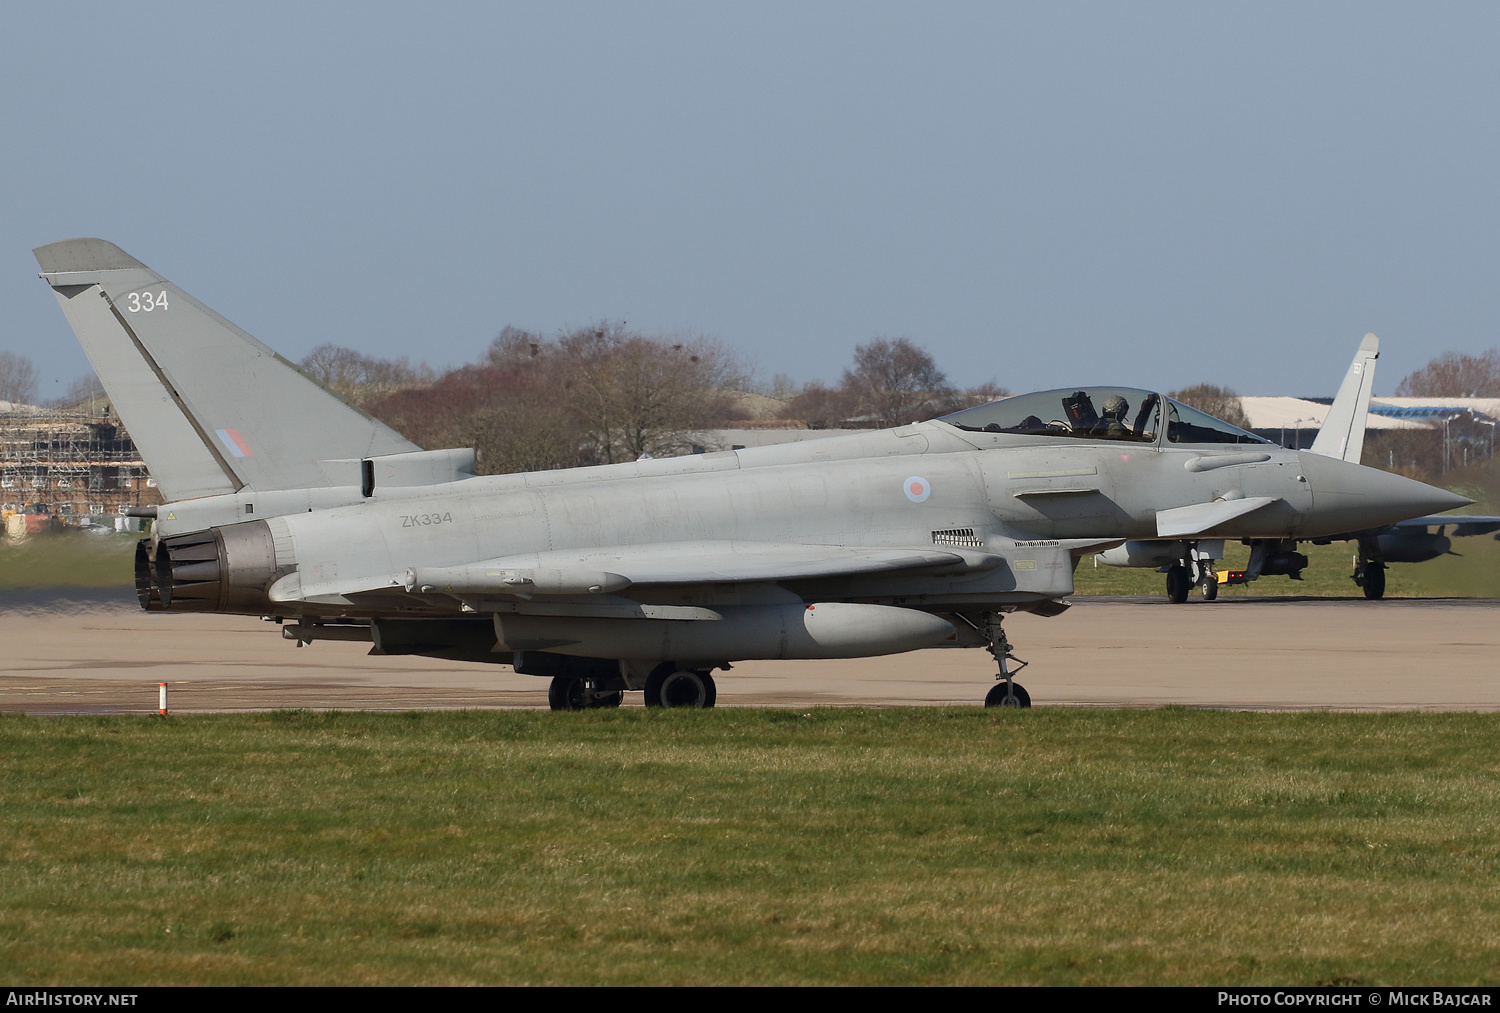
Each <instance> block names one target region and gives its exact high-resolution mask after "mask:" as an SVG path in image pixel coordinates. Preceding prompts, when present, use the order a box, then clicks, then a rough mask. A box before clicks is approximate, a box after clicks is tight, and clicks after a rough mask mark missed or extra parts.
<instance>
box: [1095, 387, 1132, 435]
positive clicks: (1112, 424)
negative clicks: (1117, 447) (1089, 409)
mask: <svg viewBox="0 0 1500 1013" xmlns="http://www.w3.org/2000/svg"><path fill="white" fill-rule="evenodd" d="M1129 411H1130V402H1129V401H1126V400H1125V399H1124V398H1123V397H1121V396H1120V395H1118V394H1111V395H1110V396H1109V397H1107V398H1105V399H1104V412H1103V416H1102V417H1101V418H1100V420H1099V425H1098V426H1097V427H1096V428H1095V430H1094V432H1095V435H1097V436H1099V437H1100V438H1102V439H1106V440H1129V439H1134V434H1133V433H1132V432H1131V429H1130V426H1129V425H1127V424H1126V422H1125V416H1126V414H1127V413H1128V412H1129Z"/></svg>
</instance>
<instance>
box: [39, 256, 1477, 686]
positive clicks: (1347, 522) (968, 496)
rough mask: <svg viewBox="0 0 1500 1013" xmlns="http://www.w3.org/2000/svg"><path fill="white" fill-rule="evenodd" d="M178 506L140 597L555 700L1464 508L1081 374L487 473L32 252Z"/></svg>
mask: <svg viewBox="0 0 1500 1013" xmlns="http://www.w3.org/2000/svg"><path fill="white" fill-rule="evenodd" d="M35 253H36V257H37V262H38V264H39V265H40V267H41V277H42V278H43V279H45V280H46V281H47V283H48V284H49V285H50V286H51V287H52V290H53V293H54V294H55V295H56V297H57V300H58V303H59V304H60V305H61V307H62V310H63V313H64V315H65V316H66V317H67V319H68V321H69V323H70V324H71V325H72V327H73V329H74V331H75V332H76V333H77V335H78V338H79V341H80V342H81V343H82V345H83V347H84V350H85V352H86V353H87V355H88V357H89V360H90V362H91V363H92V364H93V366H94V369H95V371H96V372H97V373H98V375H99V378H100V380H101V381H102V382H103V384H104V387H105V389H106V391H107V392H108V394H109V395H110V399H111V401H112V402H113V404H114V406H115V408H116V411H117V412H118V413H119V415H120V417H121V419H122V420H123V421H124V423H125V425H126V427H127V428H128V429H129V431H130V433H131V436H132V437H133V438H134V439H135V442H136V444H137V446H138V447H139V448H140V451H141V453H142V455H143V457H144V458H145V460H146V462H147V465H148V466H149V468H150V470H151V474H152V476H153V477H154V478H155V480H156V482H157V484H158V486H159V487H160V489H161V491H162V494H163V496H164V497H165V499H166V501H167V502H166V503H165V505H163V506H161V507H159V508H158V509H157V512H156V516H155V523H154V525H153V530H152V533H151V537H150V538H147V539H143V540H142V541H141V542H140V544H139V546H138V547H137V550H136V560H135V574H136V593H137V596H138V599H139V601H140V604H141V606H142V607H143V608H145V609H147V610H153V611H158V610H159V611H164V612H221V613H232V614H241V615H252V616H262V617H265V618H268V619H271V620H274V621H276V622H278V623H281V624H282V635H283V636H284V637H285V638H286V639H288V640H292V641H296V642H298V643H299V644H306V643H310V642H313V641H317V640H350V641H364V642H368V643H370V644H371V645H372V653H374V654H384V655H399V654H415V655H426V656H433V657H441V658H458V659H465V660H470V661H478V662H492V663H502V664H511V665H514V666H515V670H516V671H518V672H521V673H524V674H531V675H538V676H543V677H547V678H550V679H551V683H550V687H549V699H550V700H551V703H552V706H553V707H554V708H555V709H559V710H570V709H582V708H588V707H613V706H618V705H619V703H620V702H621V699H622V697H623V694H624V693H626V692H628V691H644V693H645V702H646V704H647V705H648V706H660V707H677V706H688V707H711V706H713V705H714V702H715V698H716V694H717V689H716V684H715V680H714V677H713V674H712V673H713V672H715V671H720V670H728V669H729V668H730V666H731V664H732V663H734V662H737V661H742V660H751V659H810V658H856V657H872V656H876V655H884V654H894V653H898V652H903V651H911V650H915V649H917V648H924V647H933V646H939V645H947V646H953V647H982V648H986V649H987V650H988V651H989V653H990V654H991V655H992V656H993V657H994V659H995V661H996V668H997V669H998V671H997V672H996V674H995V679H996V685H995V686H994V688H993V689H991V690H990V692H989V694H988V696H987V697H986V699H985V703H986V704H987V705H1000V706H1013V707H1024V706H1029V704H1030V698H1029V695H1028V694H1027V693H1026V691H1025V690H1024V689H1022V687H1021V686H1020V685H1018V684H1017V683H1016V682H1015V681H1014V678H1013V676H1014V674H1015V672H1016V671H1018V670H1019V667H1020V666H1022V665H1024V664H1025V662H1021V661H1019V660H1018V659H1017V658H1016V657H1015V656H1014V654H1013V652H1012V647H1011V644H1010V641H1009V639H1008V638H1007V636H1006V633H1005V630H1004V627H1003V622H1004V618H1005V616H1006V615H1008V614H1011V613H1014V612H1021V611H1025V612H1032V613H1037V614H1041V615H1056V614H1058V613H1060V612H1062V611H1063V610H1065V609H1066V608H1067V607H1068V603H1067V601H1066V599H1067V596H1068V595H1069V594H1071V593H1072V591H1073V570H1074V568H1075V567H1076V565H1077V562H1078V559H1079V558H1080V557H1082V556H1083V555H1086V554H1089V553H1093V552H1096V551H1100V550H1102V549H1106V548H1108V547H1110V546H1114V545H1119V544H1122V543H1124V542H1125V541H1127V540H1130V539H1142V538H1171V539H1193V540H1197V539H1207V538H1222V537H1252V538H1290V537H1316V536H1319V535H1323V534H1333V533H1337V532H1343V531H1349V530H1354V529H1364V528H1371V527H1375V526H1379V525H1385V524H1391V523H1394V522H1396V521H1399V520H1401V519H1403V518H1406V517H1414V516H1418V515H1422V514H1427V513H1431V512H1433V511H1437V510H1442V509H1446V508H1448V507H1453V506H1458V505H1461V504H1463V503H1466V502H1468V501H1467V500H1465V499H1463V497H1460V496H1456V495H1454V494H1452V493H1449V492H1446V491H1444V490H1442V489H1435V488H1432V487H1430V486H1426V485H1423V484H1421V483H1419V482H1414V481H1411V480H1409V479H1405V478H1402V477H1400V476H1397V475H1391V474H1387V473H1385V472H1381V471H1377V470H1374V469H1371V468H1364V467H1360V466H1359V465H1357V464H1351V463H1349V462H1346V461H1341V460H1335V459H1332V458H1329V457H1325V456H1322V455H1319V454H1310V453H1299V452H1297V451H1292V450H1283V449H1282V448H1280V447H1278V446H1276V445H1275V444H1271V443H1268V442H1267V441H1265V440H1262V439H1260V438H1259V437H1257V436H1254V435H1252V434H1250V433H1246V432H1243V431H1241V430H1239V429H1236V428H1235V427H1233V426H1230V425H1228V424H1226V423H1224V422H1222V421H1220V420H1218V419H1215V418H1212V417H1210V416H1208V415H1205V414H1204V413H1202V412H1199V411H1196V410H1194V409H1192V408H1190V407H1188V406H1187V405H1183V404H1179V403H1177V402H1175V401H1172V400H1171V399H1170V398H1167V397H1164V396H1163V395H1161V394H1159V393H1155V392H1151V391H1145V390H1136V389H1132V388H1125V387H1080V388H1076V389H1065V390H1056V391H1045V392H1042V393H1037V394H1029V395H1024V396H1020V397H1012V398H1008V399H1006V400H1003V401H998V402H994V403H992V404H986V405H981V406H979V407H975V408H969V409H965V410H963V411H959V412H956V413H954V414H951V415H946V416H944V417H942V418H938V419H933V420H931V421H928V422H921V423H917V424H914V425H907V426H901V427H899V428H895V429H887V430H881V431H871V432H868V433H860V434H856V435H852V436H844V437H838V438H831V439H828V440H818V441H810V442H806V443H797V444H786V445H781V446H771V447H758V448H753V449H748V450H740V451H724V452H719V453H711V454H700V455H695V456H690V457H680V458H671V459H659V460H648V461H636V462H630V463H625V464H613V465H606V466H601V467H592V468H576V469H571V470H565V471H552V472H540V473H530V474H513V475H492V476H478V475H476V474H475V471H474V452H473V451H472V450H467V449H437V450H422V449H421V448H419V447H416V446H414V445H413V444H411V443H410V442H408V441H407V440H405V439H403V438H402V437H401V436H400V435H398V434H397V433H395V432H394V431H392V430H391V429H389V428H387V427H386V426H384V425H383V424H381V423H380V422H378V421H376V420H375V419H373V418H370V417H369V416H367V415H365V414H363V413H362V412H359V411H357V410H355V409H354V408H351V407H349V406H348V405H346V404H344V403H343V402H342V401H340V400H339V399H338V398H337V397H336V396H335V395H333V394H332V393H331V392H330V391H328V390H327V389H325V388H323V387H322V386H320V385H319V384H317V383H316V382H314V381H313V380H311V379H310V378H309V377H307V376H306V375H304V374H303V373H302V372H301V371H299V370H298V369H297V368H296V367H294V366H292V365H291V364H290V363H289V362H287V361H286V360H284V359H282V358H281V357H280V356H278V355H277V354H276V353H275V352H273V351H272V350H271V349H270V348H268V347H266V346H265V345H263V344H261V343H260V342H259V341H257V340H256V339H254V338H252V337H251V336H250V335H248V334H246V333H245V332H244V331H242V330H240V329H239V328H237V327H235V326H234V325H233V324H231V323H229V322H228V321H227V320H225V319H223V318H222V317H220V316H218V315H217V314H216V313H214V312H213V311H212V310H210V309H208V308H207V307H205V306H204V305H203V304H201V303H199V302H198V301H197V300H195V299H193V298H192V297H191V296H189V295H188V294H187V293H185V292H183V291H182V290H181V289H179V288H178V287H177V286H175V285H173V284H172V283H171V282H169V281H167V280H166V279H165V278H163V277H162V276H161V275H159V274H157V273H156V272H155V271H152V270H151V269H150V268H148V267H146V266H145V265H144V264H142V263H141V262H140V261H138V260H136V259H135V258H133V257H131V256H129V255H128V254H126V253H125V252H124V251H122V250H120V249H119V248H118V247H116V246H114V245H112V244H110V243H107V242H104V241H102V240H99V239H70V240H64V241H62V242H58V243H53V244H51V245H49V246H43V247H40V248H39V249H37V250H36V251H35Z"/></svg>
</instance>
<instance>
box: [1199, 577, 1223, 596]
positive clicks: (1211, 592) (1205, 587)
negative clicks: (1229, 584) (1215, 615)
mask: <svg viewBox="0 0 1500 1013" xmlns="http://www.w3.org/2000/svg"><path fill="white" fill-rule="evenodd" d="M1198 590H1199V591H1202V592H1203V600H1204V601H1213V600H1214V599H1215V598H1217V597H1219V577H1218V575H1217V574H1215V573H1214V572H1213V571H1212V570H1204V571H1203V576H1202V577H1201V578H1199V580H1198Z"/></svg>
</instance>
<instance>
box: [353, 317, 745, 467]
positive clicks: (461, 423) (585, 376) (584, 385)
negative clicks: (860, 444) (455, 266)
mask: <svg viewBox="0 0 1500 1013" xmlns="http://www.w3.org/2000/svg"><path fill="white" fill-rule="evenodd" d="M744 381H745V377H744V375H743V371H742V370H741V368H740V366H739V365H738V363H737V362H736V360H735V359H734V357H733V356H732V355H730V354H729V353H728V352H727V351H725V350H724V348H723V347H722V346H720V345H719V344H718V343H717V342H714V341H710V340H708V339H705V338H682V339H679V338H666V337H659V336H649V335H643V334H640V333H637V332H634V331H630V330H627V329H626V328H625V327H624V325H623V324H599V325H596V326H594V327H588V328H584V329H581V330H577V331H572V332H570V333H566V334H562V335H560V336H559V337H557V338H552V339H549V338H546V337H543V336H541V335H539V334H534V333H531V332H528V331H523V330H520V329H518V328H514V327H507V328H506V329H505V330H503V331H501V332H500V335H499V336H498V337H497V338H496V339H495V340H494V342H492V343H491V344H490V347H489V349H488V350H487V351H486V352H485V355H484V358H483V359H482V360H481V361H480V362H479V363H477V364H475V365H472V366H465V367H462V368H460V369H455V370H450V371H449V372H447V373H445V374H444V375H443V376H442V377H440V378H439V379H438V380H437V381H436V382H435V383H433V384H432V385H430V386H428V387H423V388H415V387H413V388H409V389H406V390H400V391H394V392H392V393H390V394H388V395H386V396H383V397H381V398H379V399H376V400H373V401H371V402H370V403H369V410H370V411H371V412H372V413H373V414H374V415H376V417H378V418H380V419H381V420H382V421H384V422H385V423H386V424H388V425H390V426H391V427H392V428H394V429H396V430H397V431H399V432H401V433H402V434H403V435H405V436H406V437H407V438H408V439H410V440H412V441H413V442H414V443H417V444H418V445H420V446H425V447H455V446H472V447H474V448H475V449H476V450H477V451H478V452H479V466H480V468H481V470H483V471H484V472H486V473H488V474H498V473H502V472H511V471H542V470H546V469H549V468H566V467H572V466H574V465H578V464H598V463H610V462H618V461H627V460H635V459H636V458H638V457H640V456H641V455H642V454H650V455H652V456H658V457H659V456H665V455H670V454H676V453H681V452H684V451H686V450H688V449H689V448H690V447H691V445H692V442H693V438H694V436H695V434H696V433H698V432H699V431H701V430H703V429H706V428H708V427H709V426H711V425H714V424H715V423H716V422H718V421H719V420H720V419H722V418H724V417H726V416H728V415H730V414H732V413H733V411H734V403H733V401H734V399H733V390H735V389H737V388H739V387H741V386H742V385H743V383H744Z"/></svg>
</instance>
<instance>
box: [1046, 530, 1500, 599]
mask: <svg viewBox="0 0 1500 1013" xmlns="http://www.w3.org/2000/svg"><path fill="white" fill-rule="evenodd" d="M1297 551H1299V552H1301V553H1303V554H1304V555H1306V556H1307V558H1308V567H1307V569H1306V570H1303V571H1302V579H1301V580H1292V579H1291V578H1290V577H1285V576H1275V577H1262V578H1260V579H1259V580H1257V581H1255V582H1253V583H1250V584H1239V585H1235V586H1229V585H1222V586H1221V587H1220V588H1219V594H1220V595H1221V596H1223V597H1265V596H1268V595H1273V596H1282V595H1311V596H1315V597H1334V598H1339V597H1350V596H1352V597H1356V598H1357V597H1359V596H1361V595H1362V594H1363V593H1364V592H1363V591H1361V590H1360V589H1359V588H1358V587H1356V586H1355V584H1354V581H1352V580H1350V579H1349V575H1350V574H1352V573H1353V572H1354V566H1353V555H1354V552H1355V549H1354V544H1353V543H1352V542H1334V543H1333V544H1331V545H1312V544H1310V543H1308V542H1303V543H1302V544H1301V545H1299V546H1298V547H1297ZM1453 551H1454V552H1457V553H1460V555H1458V556H1439V557H1438V558H1437V559H1433V560H1429V561H1427V562H1425V563H1391V564H1390V566H1389V568H1388V569H1387V570H1386V589H1385V594H1386V597H1387V598H1500V542H1497V541H1496V540H1495V538H1494V537H1493V536H1492V535H1477V536H1473V537H1469V538H1454V539H1453ZM1224 553H1225V558H1224V559H1223V560H1221V561H1220V562H1219V563H1218V564H1217V566H1216V569H1218V570H1220V571H1224V570H1243V569H1244V568H1245V564H1246V563H1247V562H1249V559H1250V548H1249V546H1246V545H1240V544H1238V543H1235V542H1231V543H1228V544H1226V545H1225V546H1224ZM1073 580H1074V584H1075V585H1076V588H1077V593H1078V594H1081V595H1088V594H1130V595H1136V594H1148V595H1156V596H1158V597H1163V596H1165V594H1166V577H1165V575H1163V574H1160V573H1157V572H1156V571H1155V570H1126V569H1120V568H1119V567H1114V566H1105V565H1103V564H1102V563H1101V564H1099V566H1098V567H1097V568H1096V567H1095V565H1094V557H1092V556H1085V557H1084V558H1083V559H1082V560H1081V561H1080V562H1079V564H1078V570H1077V571H1076V572H1075V573H1074V575H1073ZM1193 594H1194V595H1196V594H1197V591H1196V590H1194V591H1193Z"/></svg>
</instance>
